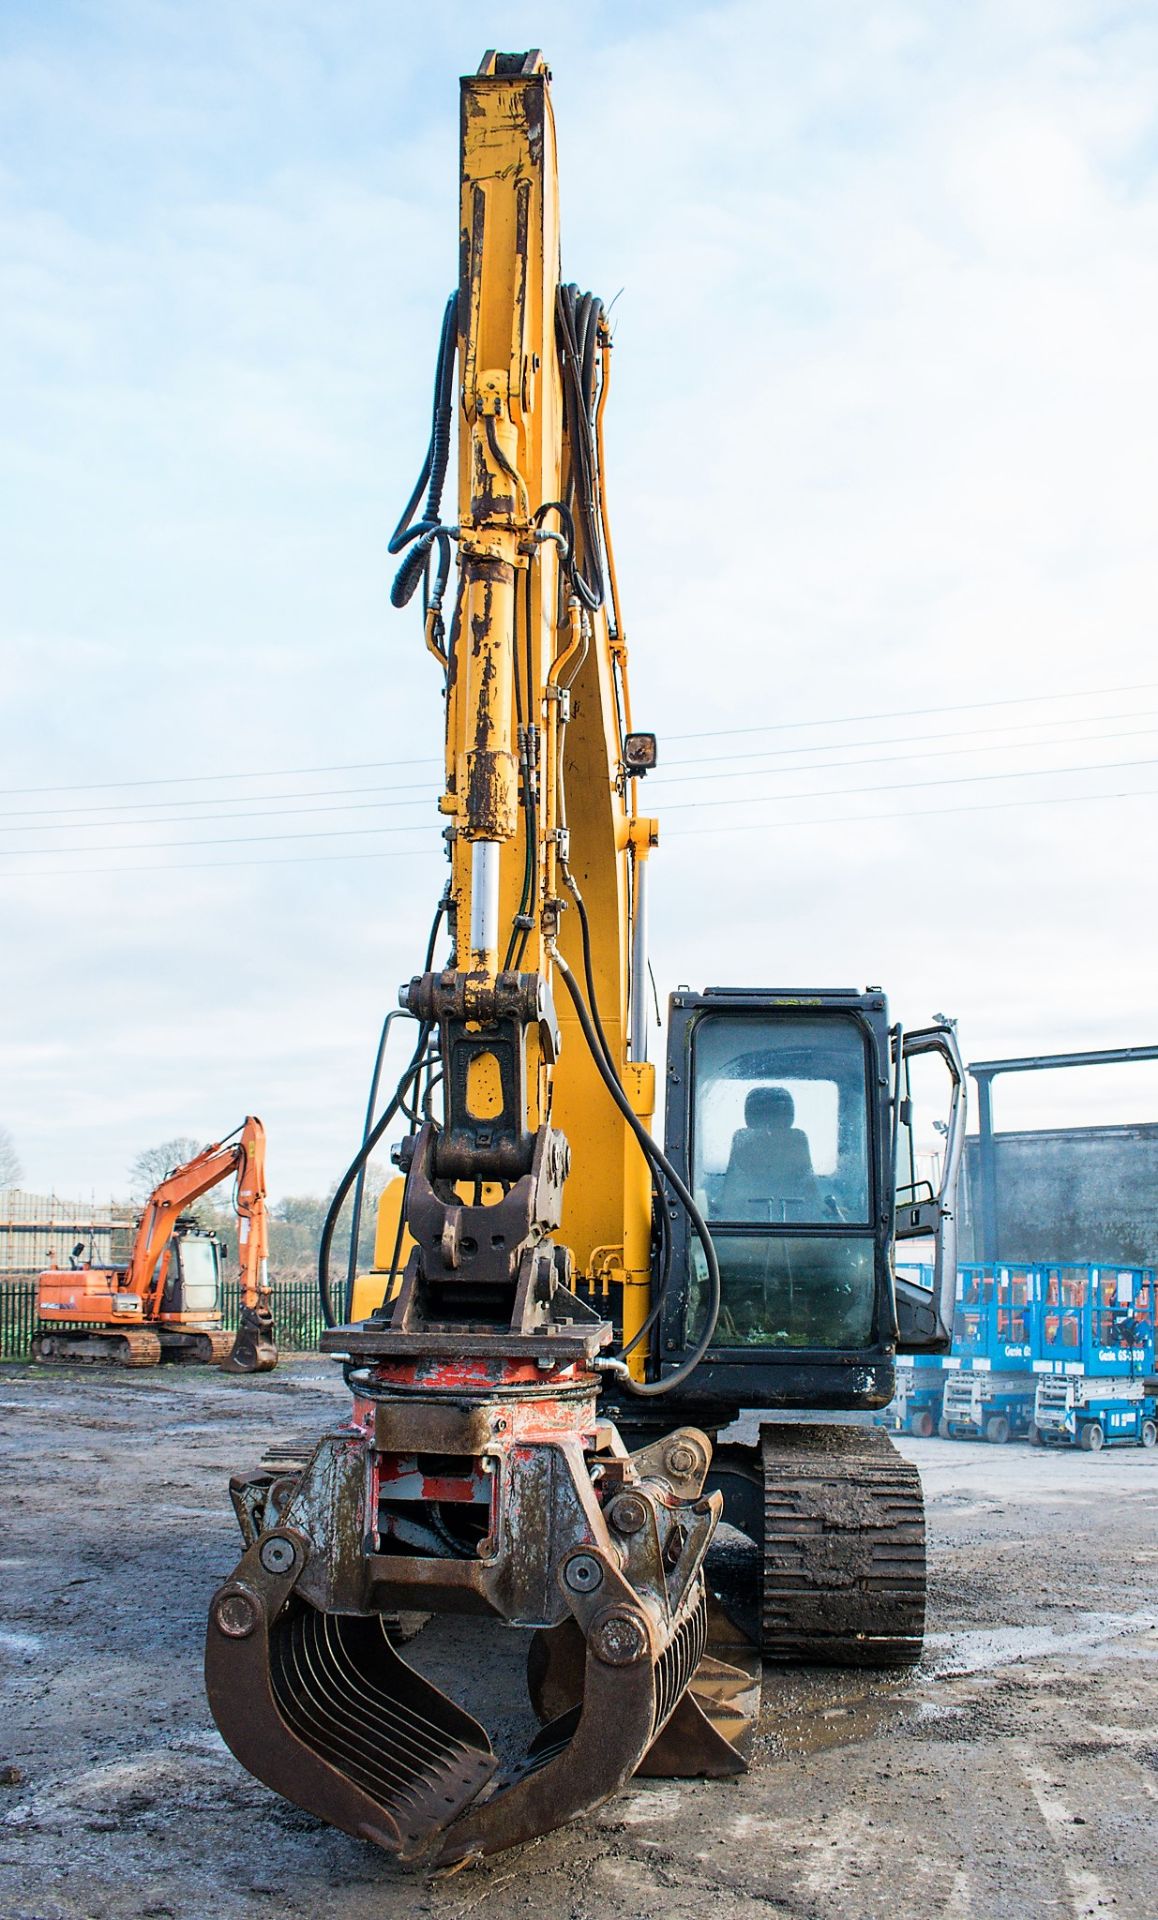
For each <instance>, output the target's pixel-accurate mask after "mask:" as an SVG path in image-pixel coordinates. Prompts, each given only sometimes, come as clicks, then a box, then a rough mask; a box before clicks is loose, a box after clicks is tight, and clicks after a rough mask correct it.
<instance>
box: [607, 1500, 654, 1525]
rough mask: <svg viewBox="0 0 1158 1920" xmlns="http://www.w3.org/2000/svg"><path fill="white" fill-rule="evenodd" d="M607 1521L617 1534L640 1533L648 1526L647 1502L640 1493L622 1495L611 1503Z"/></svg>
mask: <svg viewBox="0 0 1158 1920" xmlns="http://www.w3.org/2000/svg"><path fill="white" fill-rule="evenodd" d="M607 1520H608V1525H609V1526H612V1527H614V1528H615V1531H616V1533H627V1534H631V1533H638V1532H639V1531H640V1529H641V1528H643V1527H645V1526H646V1525H647V1502H646V1501H645V1500H641V1499H640V1496H639V1495H638V1493H621V1494H620V1495H619V1498H618V1499H617V1500H613V1501H612V1502H611V1505H610V1507H609V1508H608V1510H607Z"/></svg>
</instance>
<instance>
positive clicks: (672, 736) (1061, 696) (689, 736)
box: [667, 680, 1158, 740]
mask: <svg viewBox="0 0 1158 1920" xmlns="http://www.w3.org/2000/svg"><path fill="white" fill-rule="evenodd" d="M1155 687H1158V680H1140V681H1138V682H1137V683H1136V684H1135V685H1134V686H1131V687H1084V688H1081V687H1078V688H1075V689H1074V691H1073V692H1072V693H1025V694H1021V695H1018V696H1015V697H1012V698H1010V699H1006V700H963V701H958V702H957V703H956V704H955V705H954V706H948V707H894V708H893V709H892V710H891V711H890V712H888V713H846V714H841V715H839V716H833V717H831V718H829V719H825V720H784V721H777V722H775V723H774V724H770V725H767V726H762V727H713V728H710V729H708V730H707V731H704V730H703V729H700V730H699V731H698V732H696V733H669V734H668V735H667V738H668V739H669V740H724V739H731V738H734V737H735V736H736V735H738V734H741V733H786V732H788V731H789V729H793V730H795V729H797V728H802V727H846V726H851V725H853V723H854V722H859V721H861V720H909V719H918V718H920V716H921V715H923V714H927V713H980V712H981V711H982V709H984V708H991V707H1029V706H1037V705H1039V704H1041V705H1045V704H1047V703H1048V702H1049V701H1056V700H1093V699H1095V698H1097V697H1098V696H1099V695H1101V694H1105V693H1146V692H1152V691H1153V689H1154V688H1155Z"/></svg>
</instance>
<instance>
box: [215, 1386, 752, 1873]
mask: <svg viewBox="0 0 1158 1920" xmlns="http://www.w3.org/2000/svg"><path fill="white" fill-rule="evenodd" d="M531 1386H532V1392H531V1395H530V1397H529V1398H525V1399H520V1398H519V1397H518V1395H517V1393H516V1394H514V1395H508V1396H507V1397H505V1398H502V1399H497V1400H496V1399H492V1400H490V1401H489V1402H486V1403H484V1404H482V1405H480V1406H478V1407H475V1408H465V1409H464V1408H462V1407H452V1406H450V1405H449V1404H448V1405H445V1406H443V1405H435V1406H434V1408H433V1411H431V1408H430V1406H429V1405H428V1406H427V1407H420V1406H411V1405H406V1406H401V1407H400V1406H398V1405H396V1404H394V1403H390V1404H388V1405H386V1406H385V1407H384V1406H382V1405H381V1404H379V1405H377V1406H374V1407H373V1408H372V1409H371V1413H370V1416H368V1417H367V1419H366V1421H365V1422H363V1420H362V1419H361V1417H357V1418H356V1422H355V1425H354V1426H353V1427H351V1428H350V1429H346V1430H344V1431H343V1432H341V1433H338V1434H332V1435H329V1436H327V1437H326V1438H325V1439H323V1440H322V1441H320V1442H319V1444H318V1446H317V1448H316V1449H315V1451H314V1454H313V1456H312V1457H311V1459H310V1460H309V1462H308V1463H307V1464H305V1466H304V1467H303V1468H301V1469H299V1470H298V1471H297V1472H296V1473H292V1474H289V1475H283V1476H281V1477H275V1476H274V1475H272V1474H270V1473H269V1472H268V1471H266V1472H258V1473H255V1474H252V1475H250V1476H249V1477H248V1478H245V1477H238V1479H237V1480H235V1482H234V1486H233V1495H234V1503H235V1507H236V1509H237V1513H238V1518H239V1521H240V1523H241V1526H242V1530H243V1533H244V1536H245V1538H246V1540H247V1541H248V1546H247V1548H246V1551H245V1553H244V1554H243V1556H242V1558H241V1560H240V1561H239V1563H238V1565H237V1567H236V1569H235V1571H234V1573H233V1575H232V1576H231V1578H230V1579H229V1580H227V1581H226V1583H225V1584H224V1586H222V1587H221V1588H220V1589H219V1590H218V1592H217V1593H216V1594H215V1596H214V1598H213V1601H212V1604H211V1607H210V1614H209V1626H208V1636H207V1642H206V1656H205V1674H206V1685H207V1690H208V1694H209V1703H210V1706H211V1708H212V1711H213V1716H214V1719H215V1720H216V1722H217V1725H218V1727H219V1728H220V1730H221V1732H222V1734H223V1735H224V1738H225V1740H226V1741H227V1743H228V1745H229V1746H230V1748H231V1749H232V1751H233V1752H234V1754H236V1756H237V1758H238V1759H239V1760H240V1761H241V1762H242V1764H243V1765H244V1766H246V1767H247V1768H248V1769H249V1771H250V1772H251V1773H252V1774H254V1775H256V1777H257V1778H258V1779H259V1780H262V1781H264V1783H265V1784H266V1785H267V1786H269V1787H272V1788H274V1789H275V1790H276V1791H277V1792H278V1793H280V1794H283V1795H284V1796H285V1798H286V1799H288V1800H292V1801H294V1802H295V1803H296V1804H297V1805H298V1806H300V1807H304V1808H306V1809H307V1810H308V1811H309V1812H311V1813H315V1814H317V1815H319V1816H320V1817H321V1818H322V1819H323V1820H327V1821H329V1822H330V1823H331V1824H332V1825H334V1826H337V1827H341V1828H343V1829H344V1830H345V1831H346V1832H347V1833H351V1834H355V1835H357V1836H358V1837H359V1838H360V1839H363V1840H370V1841H373V1842H374V1844H375V1845H377V1846H380V1847H384V1848H386V1849H387V1850H388V1851H389V1852H391V1853H394V1854H397V1855H398V1857H399V1858H400V1859H402V1860H403V1861H406V1862H417V1861H422V1862H423V1863H432V1862H437V1863H451V1862H454V1861H457V1860H462V1859H465V1858H468V1857H470V1856H472V1855H475V1854H489V1853H496V1852H499V1851H500V1850H501V1849H503V1848H505V1847H511V1846H516V1845H518V1844H519V1843H521V1842H524V1841H527V1840H532V1839H535V1838H536V1837H537V1836H539V1835H540V1834H544V1833H549V1832H551V1831H552V1830H553V1829H554V1828H555V1827H559V1826H562V1825H564V1824H565V1823H566V1822H567V1821H569V1820H573V1819H576V1818H577V1817H579V1816H581V1815H583V1814H587V1813H590V1812H591V1811H592V1810H593V1809H594V1808H596V1807H598V1806H600V1805H602V1803H603V1802H604V1801H605V1800H608V1799H610V1798H611V1796H612V1795H613V1794H615V1793H616V1792H618V1790H619V1789H620V1788H621V1787H622V1786H623V1785H624V1784H625V1782H626V1781H628V1780H629V1779H630V1778H631V1777H632V1775H633V1774H634V1773H636V1772H638V1771H640V1770H641V1769H642V1770H643V1771H646V1772H650V1773H653V1774H654V1773H671V1772H676V1771H678V1772H683V1773H688V1772H694V1773H701V1774H712V1775H716V1776H723V1775H727V1774H731V1773H735V1772H738V1771H742V1770H743V1767H744V1761H743V1759H742V1757H741V1754H740V1750H739V1742H738V1738H737V1735H738V1732H739V1731H740V1729H741V1724H742V1722H743V1721H744V1719H745V1715H744V1714H743V1713H742V1712H740V1711H739V1709H738V1704H737V1703H738V1701H739V1699H740V1692H741V1691H742V1690H743V1689H745V1688H746V1687H747V1685H748V1682H747V1679H746V1677H745V1676H744V1675H743V1674H742V1673H739V1672H738V1671H737V1670H736V1669H734V1668H733V1667H730V1666H729V1667H725V1668H721V1667H720V1662H719V1661H718V1659H715V1658H714V1657H713V1655H712V1653H711V1652H709V1650H708V1647H707V1643H708V1639H709V1618H710V1615H709V1601H708V1593H707V1588H706V1585H705V1579H704V1559H705V1555H706V1553H707V1550H708V1546H709V1544H710V1542H711V1539H712V1536H713V1533H714V1531H715V1527H716V1523H717V1520H718V1517H719V1510H720V1504H721V1496H720V1495H719V1494H712V1495H708V1496H705V1495H704V1494H703V1491H702V1483H703V1477H704V1473H705V1471H706V1468H707V1465H708V1462H709V1460H710V1457H711V1448H710V1444H709V1443H708V1441H707V1439H706V1436H704V1435H702V1434H699V1433H698V1432H697V1431H696V1430H695V1429H692V1428H685V1429H682V1430H681V1432H680V1433H679V1434H677V1435H675V1436H673V1437H670V1438H669V1440H668V1441H667V1442H664V1443H660V1444H659V1445H657V1447H655V1448H652V1449H645V1450H644V1452H642V1453H639V1454H635V1455H628V1454H627V1453H626V1452H625V1450H624V1448H623V1445H622V1442H621V1441H619V1439H618V1436H617V1435H616V1434H615V1432H614V1429H613V1428H611V1427H609V1426H604V1425H603V1424H602V1423H599V1424H597V1425H592V1424H591V1423H590V1408H589V1401H588V1398H587V1389H586V1386H583V1388H582V1390H581V1391H580V1392H579V1393H578V1396H577V1397H576V1398H574V1399H573V1400H572V1401H570V1402H567V1401H563V1402H562V1404H561V1409H560V1405H559V1403H557V1402H556V1403H551V1405H549V1406H546V1408H545V1403H544V1402H543V1401H542V1400H541V1399H540V1397H539V1395H540V1389H539V1387H538V1385H537V1383H534V1382H532V1383H531ZM357 1404H358V1403H356V1405H357ZM436 1424H437V1428H438V1433H439V1434H440V1435H441V1438H442V1440H443V1441H444V1442H451V1441H453V1442H455V1444H456V1445H457V1446H459V1447H465V1446H466V1445H467V1444H468V1442H471V1440H472V1437H473V1439H474V1441H475V1442H477V1441H478V1439H479V1436H480V1435H483V1434H487V1433H489V1434H492V1435H493V1441H492V1442H488V1443H487V1445H486V1453H485V1459H486V1462H487V1464H488V1467H489V1471H488V1472H486V1473H481V1472H480V1473H478V1474H476V1473H475V1472H474V1471H473V1468H474V1467H476V1466H477V1465H478V1459H479V1458H482V1457H484V1456H479V1457H478V1458H476V1457H474V1456H471V1455H468V1454H465V1453H460V1454H448V1453H446V1452H438V1453H435V1452H433V1451H431V1452H427V1451H425V1450H423V1451H422V1452H420V1453H418V1454H416V1455H411V1454H409V1453H396V1452H393V1451H391V1450H390V1449H389V1448H387V1447H383V1446H380V1445H378V1444H376V1442H375V1438H374V1436H375V1435H377V1438H378V1440H379V1441H383V1440H387V1439H390V1440H396V1439H398V1437H399V1436H400V1435H401V1434H408V1435H415V1434H419V1433H421V1434H424V1435H425V1436H426V1438H427V1439H428V1440H431V1439H433V1438H434V1437H435V1425H436ZM665 1459H670V1460H674V1462H675V1466H674V1467H671V1466H667V1465H666V1464H665ZM416 1461H421V1462H422V1463H423V1466H422V1470H421V1471H419V1470H418V1469H417V1467H413V1466H412V1463H414V1462H416ZM665 1473H666V1474H667V1476H668V1477H666V1478H665V1477H664V1476H665ZM476 1482H477V1484H476ZM368 1487H369V1488H370V1489H372V1495H371V1507H372V1511H373V1513H374V1517H375V1521H376V1525H375V1526H374V1527H372V1528H371V1527H368V1526H367V1505H366V1498H367V1496H366V1489H367V1488H368ZM486 1488H489V1490H490V1495H491V1499H492V1502H493V1504H492V1506H491V1507H490V1509H489V1511H490V1523H489V1524H490V1531H489V1533H488V1534H486V1536H485V1537H483V1538H482V1539H481V1541H480V1542H478V1543H477V1546H476V1549H475V1550H471V1548H470V1545H469V1542H470V1540H471V1538H472V1536H471V1534H470V1532H469V1530H468V1529H466V1528H465V1526H464V1523H463V1522H462V1521H461V1519H460V1520H459V1521H458V1522H457V1523H456V1524H457V1528H458V1530H457V1532H456V1531H454V1530H453V1529H452V1527H451V1526H450V1525H449V1524H448V1522H447V1520H446V1519H445V1517H444V1516H445V1515H446V1514H451V1515H453V1513H454V1511H455V1503H454V1501H453V1500H452V1499H451V1498H450V1496H451V1495H452V1494H454V1493H456V1492H457V1493H459V1494H462V1493H463V1492H470V1493H474V1492H476V1491H479V1490H480V1489H482V1490H485V1489H486ZM420 1491H422V1494H423V1497H422V1499H418V1498H414V1499H410V1498H409V1497H408V1495H409V1494H410V1493H412V1492H413V1493H414V1494H415V1495H417V1494H418V1493H419V1492H420ZM463 1504H465V1505H467V1506H468V1508H469V1510H470V1511H471V1512H475V1511H476V1510H477V1505H471V1503H469V1502H465V1503H463ZM460 1511H461V1508H460ZM423 1516H426V1520H427V1521H429V1523H430V1532H429V1537H430V1539H431V1541H432V1542H434V1543H435V1544H437V1545H441V1546H443V1547H444V1548H447V1541H448V1540H449V1541H453V1542H455V1543H456V1550H454V1551H450V1550H449V1549H447V1550H446V1551H444V1552H443V1553H441V1554H439V1553H434V1552H428V1553H426V1554H421V1553H415V1552H414V1551H413V1546H414V1544H415V1543H416V1541H417V1540H420V1539H421V1538H422V1537H423V1531H422V1529H423V1526H424V1524H425V1522H424V1519H423ZM391 1528H394V1529H395V1531H394V1532H393V1533H391V1531H390V1529H391ZM391 1540H397V1541H398V1543H399V1544H398V1546H397V1547H396V1548H394V1549H393V1550H392V1551H389V1552H387V1551H384V1548H385V1547H386V1545H387V1543H388V1542H390V1541H391ZM424 1603H425V1609H429V1608H431V1607H433V1608H434V1610H435V1611H436V1612H443V1613H451V1614H455V1615H459V1616H466V1617H465V1618H464V1620H463V1628H464V1633H465V1635H466V1636H467V1639H468V1644H469V1645H470V1647H471V1648H472V1649H477V1651H472V1653H471V1655H470V1656H469V1657H470V1658H471V1661H472V1664H473V1665H475V1666H476V1668H477V1670H478V1671H479V1672H481V1673H484V1674H485V1672H486V1668H487V1655H486V1651H485V1643H483V1642H480V1641H478V1640H477V1639H476V1638H475V1636H476V1635H478V1634H479V1633H480V1632H481V1633H483V1634H486V1633H493V1632H497V1631H501V1628H502V1624H503V1623H505V1624H507V1625H509V1626H515V1627H524V1628H526V1627H532V1628H537V1629H538V1630H537V1631H536V1632H535V1633H534V1634H533V1637H532V1640H531V1651H530V1660H529V1689H530V1695H531V1701H532V1704H533V1707H534V1710H535V1713H536V1715H537V1717H538V1718H539V1720H540V1722H541V1723H542V1724H541V1730H540V1732H539V1733H538V1734H537V1735H536V1737H535V1738H534V1739H533V1740H532V1741H531V1743H530V1745H529V1746H528V1748H527V1750H526V1752H525V1754H524V1755H523V1756H522V1757H521V1758H520V1759H518V1760H517V1761H515V1763H514V1764H500V1759H499V1756H498V1755H497V1754H496V1752H495V1749H494V1747H493V1746H492V1743H491V1741H490V1739H489V1738H488V1735H487V1733H486V1731H485V1729H484V1727H483V1726H482V1725H481V1724H480V1722H479V1721H478V1720H477V1719H475V1717H474V1716H473V1714H471V1713H470V1712H468V1711H466V1709H465V1708H463V1707H461V1706H459V1705H458V1704H457V1703H456V1702H455V1701H454V1700H452V1699H450V1698H448V1696H447V1695H446V1694H445V1693H443V1692H441V1691H440V1690H439V1688H438V1687H437V1686H436V1685H434V1683H433V1682H432V1681H431V1680H429V1679H427V1678H426V1677H425V1676H424V1675H423V1674H422V1673H420V1672H418V1671H417V1669H416V1668H415V1667H414V1666H413V1665H412V1664H411V1662H410V1661H409V1660H408V1659H406V1658H405V1657H404V1656H403V1654H402V1652H400V1650H399V1642H400V1640H401V1637H402V1630H403V1629H402V1621H403V1620H404V1619H409V1620H411V1621H413V1620H414V1619H421V1617H422V1615H423V1611H424ZM480 1615H481V1616H482V1617H481V1618H479V1616H480ZM472 1616H473V1617H472ZM711 1637H712V1639H713V1642H716V1641H718V1640H719V1637H720V1636H719V1632H718V1629H717V1628H716V1627H715V1626H713V1627H712V1631H711ZM709 1671H710V1672H711V1673H712V1675H714V1678H713V1679H712V1681H711V1685H710V1687H709V1688H708V1690H707V1691H706V1692H705V1691H704V1690H703V1688H702V1687H701V1688H700V1690H699V1691H698V1692H697V1683H698V1682H699V1681H700V1680H701V1679H702V1677H703V1676H706V1675H707V1674H708V1673H709ZM713 1693H714V1694H715V1696H718V1698H717V1699H716V1701H715V1702H713V1698H712V1695H713ZM724 1696H726V1699H724ZM721 1699H723V1700H724V1705H723V1708H722V1709H721V1707H720V1704H719V1702H720V1700H721ZM747 1718H749V1719H750V1713H749V1714H748V1715H747ZM669 1726H671V1727H672V1728H677V1727H678V1729H679V1740H678V1741H677V1742H676V1746H675V1747H673V1745H672V1741H671V1740H670V1739H669V1740H667V1741H666V1742H665V1739H664V1733H665V1729H666V1728H668V1727H669ZM677 1749H678V1751H677Z"/></svg>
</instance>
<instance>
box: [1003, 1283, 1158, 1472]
mask: <svg viewBox="0 0 1158 1920" xmlns="http://www.w3.org/2000/svg"><path fill="white" fill-rule="evenodd" d="M1039 1286H1040V1292H1041V1296H1042V1298H1041V1335H1040V1349H1039V1353H1040V1357H1039V1358H1038V1359H1037V1360H1036V1361H1035V1363H1034V1365H1035V1371H1036V1373H1037V1385H1036V1393H1035V1405H1034V1416H1033V1427H1032V1430H1031V1432H1030V1439H1031V1440H1034V1441H1036V1442H1037V1443H1038V1444H1042V1445H1053V1446H1071V1447H1072V1446H1080V1447H1086V1448H1089V1449H1090V1450H1091V1451H1097V1450H1098V1449H1099V1448H1101V1447H1104V1446H1120V1445H1132V1446H1138V1445H1141V1446H1144V1447H1153V1446H1155V1445H1156V1444H1158V1379H1156V1378H1155V1377H1154V1374H1155V1367H1154V1330H1155V1313H1154V1308H1155V1276H1154V1273H1153V1271H1152V1270H1151V1269H1149V1268H1146V1267H1115V1266H1080V1265H1065V1266H1051V1267H1043V1268H1041V1269H1040V1281H1039Z"/></svg>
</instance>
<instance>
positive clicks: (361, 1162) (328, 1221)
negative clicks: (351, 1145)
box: [318, 1021, 431, 1327]
mask: <svg viewBox="0 0 1158 1920" xmlns="http://www.w3.org/2000/svg"><path fill="white" fill-rule="evenodd" d="M430 1031H431V1028H430V1022H429V1021H424V1022H423V1024H422V1026H421V1027H420V1028H419V1030H418V1045H417V1046H416V1047H415V1049H414V1052H413V1054H412V1055H411V1058H410V1061H409V1063H408V1064H407V1066H405V1067H404V1068H403V1071H402V1078H401V1079H400V1080H399V1082H398V1085H397V1086H396V1088H395V1089H394V1092H393V1094H392V1095H391V1097H390V1101H389V1104H388V1105H387V1107H386V1111H385V1112H384V1113H383V1115H382V1117H381V1119H380V1120H379V1121H378V1122H377V1123H376V1125H375V1126H373V1127H372V1128H371V1130H370V1132H369V1133H368V1134H367V1135H366V1138H365V1139H364V1140H363V1142H362V1144H361V1146H360V1147H359V1149H358V1151H357V1153H356V1154H355V1155H354V1158H353V1159H352V1160H351V1162H350V1164H349V1166H348V1167H347V1168H346V1171H345V1173H344V1174H343V1175H342V1178H341V1180H340V1181H339V1183H338V1188H337V1191H336V1193H335V1194H334V1197H333V1199H332V1200H331V1201H330V1205H329V1208H328V1210H327V1213H326V1218H325V1221H324V1223H323V1226H322V1237H321V1241H320V1242H319V1245H318V1297H319V1299H320V1300H321V1303H322V1318H323V1320H324V1321H325V1323H326V1325H327V1327H336V1326H337V1324H338V1321H337V1316H336V1315H335V1313H334V1303H333V1300H332V1298H331V1296H330V1247H331V1245H332V1243H333V1238H334V1229H335V1228H336V1226H337V1224H338V1216H339V1215H340V1213H341V1211H342V1208H343V1206H344V1205H345V1203H346V1195H347V1194H348V1193H349V1191H350V1188H351V1187H352V1186H353V1184H354V1181H355V1180H356V1179H357V1177H358V1173H359V1171H360V1169H361V1168H362V1167H364V1166H365V1164H366V1162H367V1160H368V1159H369V1158H370V1155H371V1154H372V1153H373V1151H374V1149H375V1147H376V1146H377V1145H378V1142H379V1140H381V1138H382V1135H383V1134H384V1133H385V1131H386V1129H387V1127H388V1126H389V1125H390V1122H391V1121H392V1120H393V1118H394V1116H395V1114H396V1113H397V1112H398V1109H399V1107H400V1106H401V1105H402V1101H403V1097H404V1095H405V1093H406V1090H407V1088H408V1086H409V1084H410V1082H411V1080H412V1079H413V1078H414V1076H415V1074H416V1073H418V1072H419V1070H420V1069H421V1066H422V1058H423V1055H424V1054H425V1052H426V1043H427V1041H428V1040H429V1038H430Z"/></svg>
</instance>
